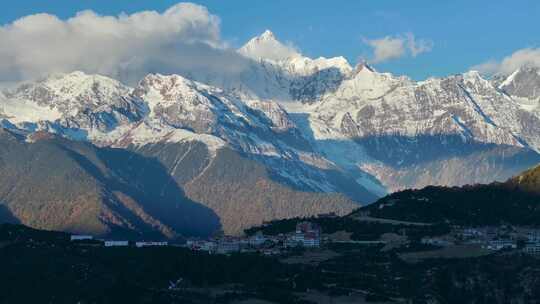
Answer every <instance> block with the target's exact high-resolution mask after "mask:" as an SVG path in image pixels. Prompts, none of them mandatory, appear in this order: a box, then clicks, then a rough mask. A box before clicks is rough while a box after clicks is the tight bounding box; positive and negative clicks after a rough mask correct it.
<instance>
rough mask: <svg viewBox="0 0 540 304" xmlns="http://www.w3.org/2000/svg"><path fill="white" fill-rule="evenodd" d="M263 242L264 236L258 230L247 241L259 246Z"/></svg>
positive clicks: (264, 240)
mask: <svg viewBox="0 0 540 304" xmlns="http://www.w3.org/2000/svg"><path fill="white" fill-rule="evenodd" d="M264 242H266V237H265V236H264V235H263V234H262V232H260V231H259V232H257V233H256V234H255V235H253V236H252V237H250V238H249V240H248V243H249V245H251V246H261V245H262V244H264Z"/></svg>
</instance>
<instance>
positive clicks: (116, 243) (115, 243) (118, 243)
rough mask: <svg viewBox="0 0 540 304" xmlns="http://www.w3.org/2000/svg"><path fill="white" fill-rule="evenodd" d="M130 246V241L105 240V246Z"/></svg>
mask: <svg viewBox="0 0 540 304" xmlns="http://www.w3.org/2000/svg"><path fill="white" fill-rule="evenodd" d="M125 246H129V241H105V247H125Z"/></svg>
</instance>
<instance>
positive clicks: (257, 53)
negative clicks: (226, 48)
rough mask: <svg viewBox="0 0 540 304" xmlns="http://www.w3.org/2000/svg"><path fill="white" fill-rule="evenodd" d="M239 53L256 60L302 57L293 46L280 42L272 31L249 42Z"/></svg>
mask: <svg viewBox="0 0 540 304" xmlns="http://www.w3.org/2000/svg"><path fill="white" fill-rule="evenodd" d="M238 52H239V53H240V54H242V55H244V56H246V57H249V58H251V59H254V60H272V61H283V60H287V59H290V58H294V57H298V56H300V54H299V53H298V52H297V51H296V49H295V48H294V47H293V46H291V45H285V44H283V43H281V42H280V41H278V40H277V38H276V36H275V35H274V33H272V32H271V31H270V30H266V31H265V32H264V33H262V34H261V35H260V36H257V37H255V38H253V39H251V40H249V41H248V42H247V43H246V44H245V45H244V46H243V47H241V48H240V49H239V50H238Z"/></svg>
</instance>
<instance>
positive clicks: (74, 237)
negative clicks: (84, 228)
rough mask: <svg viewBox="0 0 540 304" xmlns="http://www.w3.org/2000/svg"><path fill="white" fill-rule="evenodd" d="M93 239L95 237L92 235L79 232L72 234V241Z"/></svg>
mask: <svg viewBox="0 0 540 304" xmlns="http://www.w3.org/2000/svg"><path fill="white" fill-rule="evenodd" d="M93 239H94V237H93V236H91V235H78V234H73V235H71V240H72V241H82V240H93Z"/></svg>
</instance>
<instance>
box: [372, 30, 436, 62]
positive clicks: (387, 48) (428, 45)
mask: <svg viewBox="0 0 540 304" xmlns="http://www.w3.org/2000/svg"><path fill="white" fill-rule="evenodd" d="M364 43H366V44H367V45H369V46H371V47H372V48H373V59H372V61H373V63H381V62H384V61H388V60H393V59H398V58H401V57H404V56H407V55H410V56H412V57H416V56H418V55H420V54H422V53H425V52H429V51H431V50H432V49H433V42H432V41H430V40H425V39H416V38H415V37H414V34H412V33H405V34H404V35H399V36H386V37H383V38H379V39H372V40H369V39H364Z"/></svg>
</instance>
